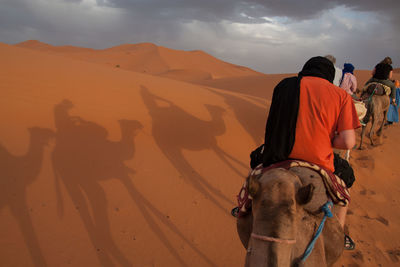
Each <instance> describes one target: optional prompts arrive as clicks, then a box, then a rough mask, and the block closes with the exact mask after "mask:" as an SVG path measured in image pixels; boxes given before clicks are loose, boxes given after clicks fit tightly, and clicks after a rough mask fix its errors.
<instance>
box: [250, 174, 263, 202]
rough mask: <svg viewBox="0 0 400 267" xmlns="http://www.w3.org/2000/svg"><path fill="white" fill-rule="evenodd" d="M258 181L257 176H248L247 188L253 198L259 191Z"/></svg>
mask: <svg viewBox="0 0 400 267" xmlns="http://www.w3.org/2000/svg"><path fill="white" fill-rule="evenodd" d="M260 187H261V185H260V182H259V181H258V179H257V177H254V175H252V176H250V178H249V184H248V189H249V194H250V196H252V197H253V198H255V197H256V196H257V193H258V191H260Z"/></svg>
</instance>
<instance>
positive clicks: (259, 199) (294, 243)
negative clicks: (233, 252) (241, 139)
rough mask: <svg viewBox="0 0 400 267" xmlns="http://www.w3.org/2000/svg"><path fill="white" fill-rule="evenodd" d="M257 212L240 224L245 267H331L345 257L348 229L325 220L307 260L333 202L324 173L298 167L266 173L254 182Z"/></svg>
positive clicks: (333, 220)
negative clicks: (326, 209)
mask: <svg viewBox="0 0 400 267" xmlns="http://www.w3.org/2000/svg"><path fill="white" fill-rule="evenodd" d="M248 190H249V193H250V195H251V196H252V198H253V200H252V211H251V213H250V214H247V215H244V216H241V217H239V218H238V219H237V230H238V234H239V237H240V240H241V241H242V244H243V246H244V247H245V248H246V249H247V254H246V261H245V266H246V267H258V266H271V267H272V266H312V267H324V266H331V265H332V264H333V263H334V262H336V261H337V260H338V259H339V257H340V256H341V254H342V252H343V240H344V234H343V229H342V227H341V226H340V224H339V221H338V220H337V219H336V218H335V217H333V218H328V219H327V220H326V221H325V226H324V228H323V231H322V234H321V236H320V237H319V238H318V239H317V240H316V242H315V246H314V249H313V250H312V251H311V253H310V254H309V257H308V258H307V259H305V261H304V262H302V257H303V255H305V251H306V248H307V246H308V245H309V243H310V242H311V240H312V238H313V236H314V234H315V232H316V229H317V227H318V225H319V224H320V223H321V221H322V219H323V215H324V214H323V212H322V211H321V210H320V208H321V206H323V205H324V203H326V202H327V201H328V197H327V196H326V190H325V187H324V185H323V182H322V179H321V178H320V176H319V174H318V173H317V172H315V171H313V170H310V169H306V168H302V167H295V168H292V169H290V170H286V169H282V168H277V169H272V170H268V171H266V172H265V173H264V174H262V175H261V176H260V177H259V179H257V178H254V177H253V178H252V179H250V180H249V184H248ZM302 264H304V265H302Z"/></svg>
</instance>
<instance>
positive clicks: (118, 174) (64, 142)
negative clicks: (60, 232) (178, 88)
mask: <svg viewBox="0 0 400 267" xmlns="http://www.w3.org/2000/svg"><path fill="white" fill-rule="evenodd" d="M71 108H72V103H71V102H70V101H69V100H64V101H63V102H61V103H59V104H57V105H56V106H55V108H54V115H55V124H56V128H57V133H56V145H55V148H54V151H53V154H52V161H53V169H54V172H55V178H56V183H55V185H56V191H57V197H58V203H59V212H60V215H62V214H63V205H62V203H63V202H62V197H61V191H60V189H59V179H61V180H62V181H63V183H64V185H65V187H66V189H67V191H68V193H69V195H70V197H71V199H72V201H73V203H74V205H75V207H76V209H77V211H78V212H79V214H80V216H81V218H82V221H83V223H84V225H85V227H86V230H87V232H88V234H89V237H90V239H91V241H92V243H93V246H94V247H95V248H96V249H97V251H99V253H97V255H98V257H99V260H100V262H101V264H102V265H103V266H113V265H114V264H113V263H112V260H111V259H110V255H112V256H113V257H114V258H115V260H116V261H117V262H118V263H119V264H120V265H121V266H131V265H132V264H131V263H130V262H129V260H128V259H127V258H126V257H125V256H124V255H123V253H122V252H121V251H120V249H119V248H118V247H117V245H116V244H115V242H114V240H113V238H112V236H111V226H110V221H109V217H108V214H107V199H106V194H105V192H104V189H103V188H102V186H101V185H100V183H99V182H100V181H102V180H107V179H112V178H116V179H119V180H121V181H122V182H123V183H124V184H126V183H128V184H129V183H131V181H130V177H129V173H133V170H131V169H129V168H128V167H127V166H126V165H125V164H124V161H125V160H129V159H131V158H132V157H133V154H134V139H133V137H134V135H135V133H136V131H137V130H138V129H141V128H142V125H141V124H140V123H139V122H138V121H129V120H120V121H119V124H120V127H121V140H120V141H118V142H113V141H109V140H108V139H107V135H108V133H107V130H106V129H105V128H103V127H102V126H100V125H98V124H96V123H93V122H90V121H86V120H83V119H82V118H80V117H76V116H70V115H69V110H70V109H71ZM91 214H93V216H91Z"/></svg>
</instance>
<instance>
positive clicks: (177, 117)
mask: <svg viewBox="0 0 400 267" xmlns="http://www.w3.org/2000/svg"><path fill="white" fill-rule="evenodd" d="M141 88H142V89H141V95H142V98H143V101H144V103H145V105H146V106H147V108H148V110H149V114H150V115H151V117H152V120H153V126H152V131H153V133H152V134H153V137H154V139H155V142H156V143H157V145H158V146H159V148H160V150H161V151H162V153H164V155H165V156H166V157H167V159H168V160H169V161H170V162H171V164H172V165H173V166H174V167H175V169H176V170H178V171H179V172H180V174H181V176H182V177H183V179H184V180H185V181H187V182H188V183H190V184H191V185H192V186H193V187H194V188H195V189H196V190H197V191H199V192H200V193H202V194H203V195H204V196H205V197H206V198H208V199H210V200H211V201H212V202H213V203H214V204H215V205H216V206H217V207H219V208H220V209H221V210H223V211H224V212H226V208H224V207H223V205H222V204H221V203H220V202H219V201H218V200H217V198H218V199H220V200H222V201H224V202H225V203H227V204H229V205H230V206H231V205H233V202H232V200H231V199H230V198H228V197H226V196H225V195H224V194H222V193H221V191H220V190H219V189H217V188H215V187H214V186H213V185H212V184H210V183H209V182H208V181H207V180H206V179H204V178H203V177H202V176H201V175H200V174H199V173H198V172H197V171H196V170H195V169H194V168H193V167H192V166H191V165H190V163H189V162H188V161H187V160H186V158H185V157H184V155H183V152H182V151H183V150H191V151H200V150H206V149H209V150H212V151H214V153H216V155H217V156H218V157H219V158H220V159H221V160H222V161H223V162H224V163H225V164H227V165H228V166H229V167H230V168H231V169H232V170H233V171H235V172H236V173H237V174H238V175H240V176H243V174H242V173H241V172H240V171H239V170H237V169H236V168H235V167H234V166H233V165H232V164H231V163H230V162H229V161H228V160H227V158H229V159H231V160H232V161H235V162H236V163H238V164H240V165H243V163H242V162H240V161H238V160H237V159H235V158H233V157H232V156H231V155H229V154H227V153H226V152H225V151H223V150H222V149H221V148H220V147H219V146H218V144H217V139H216V136H219V135H222V134H223V133H224V132H225V123H224V120H223V118H222V114H223V112H224V110H223V109H222V108H220V107H217V106H211V105H206V108H207V109H208V110H209V113H210V115H211V117H212V119H211V120H210V121H204V120H200V119H198V118H196V117H194V116H192V115H190V114H189V113H187V112H185V111H184V110H183V109H181V108H180V107H178V106H176V105H175V104H174V103H172V102H171V101H169V100H167V99H164V98H161V97H158V96H156V95H154V94H152V93H150V91H149V90H148V89H147V88H146V87H144V86H141ZM160 103H162V104H161V105H160Z"/></svg>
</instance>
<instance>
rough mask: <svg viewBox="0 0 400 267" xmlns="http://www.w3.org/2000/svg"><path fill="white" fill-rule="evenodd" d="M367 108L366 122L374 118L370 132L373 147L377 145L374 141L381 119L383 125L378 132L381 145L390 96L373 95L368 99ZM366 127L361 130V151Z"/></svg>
mask: <svg viewBox="0 0 400 267" xmlns="http://www.w3.org/2000/svg"><path fill="white" fill-rule="evenodd" d="M367 97H368V96H367ZM366 106H367V114H366V115H365V118H364V121H366V122H368V121H369V119H370V117H372V121H371V122H372V125H371V129H370V132H369V134H368V137H369V140H370V141H371V145H372V146H374V145H375V143H374V141H373V139H372V138H373V135H374V131H375V127H376V124H377V123H378V121H379V120H380V119H381V124H380V127H379V129H378V131H376V135H377V136H379V143H382V131H383V125H384V124H385V122H386V114H387V112H388V110H389V106H390V98H389V96H388V95H376V94H372V95H370V96H369V97H368V99H367V100H366ZM365 128H366V125H365V126H362V130H361V140H360V146H359V149H363V138H364V134H365Z"/></svg>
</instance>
